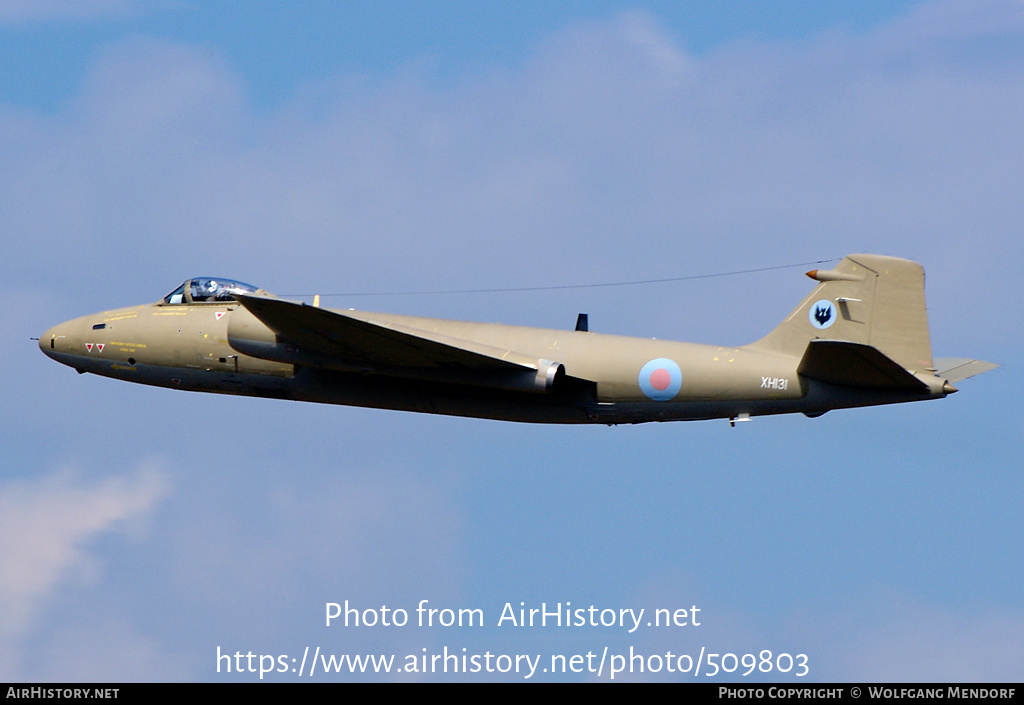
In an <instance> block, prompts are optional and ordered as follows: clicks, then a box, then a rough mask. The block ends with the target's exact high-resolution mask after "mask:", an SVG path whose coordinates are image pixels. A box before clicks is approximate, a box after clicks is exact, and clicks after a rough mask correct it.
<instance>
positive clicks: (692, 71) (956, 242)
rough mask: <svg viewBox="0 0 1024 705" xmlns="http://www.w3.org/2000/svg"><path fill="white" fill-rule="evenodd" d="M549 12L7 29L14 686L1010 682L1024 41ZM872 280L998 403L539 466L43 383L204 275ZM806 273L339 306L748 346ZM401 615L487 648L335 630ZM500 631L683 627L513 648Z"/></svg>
mask: <svg viewBox="0 0 1024 705" xmlns="http://www.w3.org/2000/svg"><path fill="white" fill-rule="evenodd" d="M549 5H550V4H541V3H530V2H527V3H519V4H515V5H509V4H507V3H505V4H498V3H494V4H487V3H455V4H452V3H444V4H437V5H435V4H432V3H361V4H360V3H346V4H341V3H332V4H327V3H309V4H300V5H295V4H289V5H288V8H287V10H285V9H284V7H283V6H281V5H279V4H272V3H256V4H252V3H247V4H245V5H242V4H217V5H211V4H208V3H194V4H193V3H187V2H157V3H136V2H131V1H130V0H123V1H118V0H102V1H101V0H97V1H96V2H91V3H90V2H77V3H66V2H60V1H58V0H51V1H49V2H31V3H30V2H17V1H10V2H4V3H0V36H2V39H3V41H0V213H2V214H3V221H4V225H3V233H4V235H3V243H4V250H5V256H4V257H3V258H2V265H0V266H2V268H3V274H4V276H3V278H2V281H3V284H2V286H3V289H4V291H3V296H2V297H0V300H2V304H0V316H2V320H3V323H4V329H5V330H7V331H8V338H7V339H8V348H9V349H10V351H11V352H10V355H9V357H13V360H14V364H12V365H9V366H8V368H7V371H6V372H5V373H4V375H3V376H2V377H0V385H2V394H3V398H4V399H6V400H7V401H8V403H7V404H5V406H4V410H3V412H2V414H3V423H2V424H0V440H2V444H3V449H4V452H3V456H2V457H3V460H2V465H0V470H2V473H0V678H3V679H5V680H100V681H102V680H186V681H193V680H210V681H221V680H250V679H254V678H258V676H253V675H252V674H241V675H240V676H239V674H234V673H232V674H226V673H224V672H223V671H222V672H221V673H218V672H217V661H216V658H215V657H216V654H217V649H218V647H220V648H221V650H222V652H231V653H234V652H236V651H241V652H243V653H245V652H250V651H251V652H254V653H258V654H272V655H275V656H278V655H281V654H287V655H289V656H295V655H300V654H301V652H302V650H303V649H304V648H305V647H306V646H310V647H311V648H316V647H318V646H319V647H321V649H322V650H323V651H324V652H329V653H335V654H341V653H350V654H351V653H381V654H394V655H396V656H397V657H398V658H399V659H403V658H404V657H405V655H407V654H410V653H411V654H421V653H423V649H427V650H428V651H429V652H430V653H435V652H437V651H440V650H442V649H443V648H444V647H445V646H447V647H448V648H449V649H450V650H453V649H454V650H459V651H460V652H461V649H463V648H465V649H467V652H468V653H483V652H485V651H488V650H489V651H490V652H491V653H495V654H500V653H508V654H514V653H529V654H535V655H536V654H539V655H541V656H542V657H543V658H544V659H547V658H549V657H550V656H551V655H552V654H567V655H572V654H575V653H586V652H587V651H601V650H602V649H603V648H604V647H605V646H607V647H609V648H610V649H612V650H613V651H617V652H624V651H626V652H628V649H629V648H630V647H633V648H634V649H635V650H637V651H640V652H643V653H664V652H665V651H667V650H671V651H673V652H675V653H693V654H695V655H696V654H697V653H698V652H699V651H700V649H701V648H705V649H706V650H707V651H709V652H721V653H727V652H731V653H736V654H742V653H759V652H760V651H762V650H764V649H769V650H772V651H773V652H789V653H805V654H807V655H808V658H809V668H810V673H809V675H808V676H807V679H813V680H822V681H827V680H1019V679H1020V675H1021V670H1020V664H1021V663H1022V661H1024V636H1022V635H1024V603H1022V600H1021V595H1020V587H1019V576H1020V575H1021V574H1022V573H1024V550H1022V548H1021V544H1020V540H1019V537H1020V526H1021V525H1022V521H1021V520H1022V512H1021V508H1020V497H1021V496H1022V490H1024V480H1022V473H1021V468H1020V460H1019V458H1020V451H1021V442H1020V433H1019V428H1018V426H1019V424H1018V423H1017V419H1018V418H1019V412H1018V411H1017V408H1016V407H1017V405H1018V399H1017V398H1016V395H1014V394H1012V393H1011V392H1012V391H1015V390H1019V389H1021V388H1022V380H1021V379H1020V367H1021V365H1020V361H1021V360H1020V358H1021V355H1020V351H1019V350H1020V343H1021V331H1020V326H1019V325H1018V324H1017V323H1016V321H1015V318H1014V317H1013V305H1012V302H1013V300H1014V292H1013V289H1012V284H1011V282H1013V281H1014V280H1015V274H1016V272H1015V270H1016V267H1017V264H1018V263H1019V262H1020V261H1021V255H1022V254H1024V252H1022V245H1021V242H1022V240H1021V238H1020V232H1019V229H1020V223H1021V222H1024V218H1022V216H1024V213H1022V208H1024V206H1022V201H1021V199H1020V197H1019V189H1018V188H1016V185H1017V184H1020V183H1022V177H1024V173H1022V165H1024V137H1022V135H1021V132H1020V130H1019V116H1020V115H1021V114H1022V108H1024V104H1022V103H1024V97H1022V96H1021V94H1020V91H1019V86H1020V85H1021V81H1022V79H1024V8H1022V6H1021V5H1020V4H1019V3H1016V2H955V1H943V2H923V3H909V2H908V3H858V4H856V9H853V8H851V7H841V8H839V9H832V8H829V9H826V8H825V7H824V6H823V5H821V4H820V3H806V2H788V3H771V4H766V3H729V4H728V5H710V6H707V5H705V4H699V5H697V4H695V5H691V6H687V7H685V8H682V9H680V8H678V7H676V5H677V4H676V3H661V2H647V3H632V4H626V3H613V2H604V3H560V4H559V5H558V9H555V10H553V9H552V8H551V7H550V6H549ZM766 8H770V10H769V9H766ZM860 251H869V252H879V253H882V254H891V255H897V256H903V257H908V258H911V259H915V260H917V261H920V262H921V263H922V264H923V265H924V267H925V269H926V272H927V298H928V304H929V316H930V327H931V333H932V344H933V350H934V352H935V354H936V355H937V356H945V355H954V356H956V355H970V356H974V357H978V358H981V359H988V360H993V361H995V362H999V363H1000V364H1001V365H1002V367H1001V368H1000V369H998V370H996V371H995V372H992V373H989V374H986V375H983V376H981V377H978V378H975V379H972V380H969V381H965V382H964V383H962V384H961V385H959V386H960V387H961V390H962V391H961V392H960V393H959V394H956V395H954V396H952V397H950V398H948V399H946V400H944V401H941V402H932V403H925V404H915V405H904V406H898V407H891V408H875V409H865V410H854V411H846V412H833V413H829V414H826V415H825V416H823V417H821V418H819V419H806V418H804V417H802V416H799V417H778V418H758V419H755V420H754V421H753V422H751V423H749V424H741V425H740V426H739V427H738V428H735V429H732V428H730V427H729V426H728V424H727V423H725V422H701V423H689V424H668V425H645V426H637V427H616V428H606V427H595V428H559V427H544V426H530V425H518V424H502V423H497V422H488V421H479V420H469V419H449V418H440V417H431V416H416V415H410V414H403V413H398V412H387V411H374V410H361V409H351V408H344V407H327V406H315V405H301V404H294V403H286V402H280V401H273V400H261V399H236V398H231V397H221V396H215V395H199V394H183V393H175V392H171V391H167V390H161V389H148V388H144V387H136V386H132V385H125V384H121V383H117V382H114V381H111V380H105V379H99V378H94V377H91V376H89V375H84V376H79V375H76V374H74V373H73V372H71V371H70V370H68V369H66V368H63V367H59V366H57V365H54V364H53V363H52V362H51V361H49V360H47V359H46V358H45V357H44V356H43V355H41V354H39V352H38V350H37V349H36V346H35V343H33V342H31V341H30V340H29V338H30V337H32V336H38V335H40V334H41V333H42V332H43V331H44V330H45V329H47V328H48V327H50V326H51V325H53V324H55V323H58V322H60V321H62V320H65V319H68V318H72V317H76V316H79V315H83V314H87V313H90V312H93V311H97V310H102V309H105V308H114V307H119V306H126V305H131V304H136V303H142V302H145V301H155V300H156V299H158V298H160V297H161V296H163V295H164V294H166V293H167V292H168V291H170V290H172V289H173V288H175V287H176V286H177V285H178V284H180V282H181V281H182V280H183V279H185V278H187V277H190V276H195V275H204V274H213V275H217V276H228V277H235V278H238V279H241V280H244V281H250V282H252V283H254V284H258V285H261V286H264V287H266V288H267V289H269V290H271V291H275V292H278V293H285V294H301V295H311V294H313V293H318V292H319V293H322V294H344V293H350V294H351V293H367V292H382V293H385V292H396V291H410V290H440V289H444V290H448V289H475V288H498V287H530V286H552V285H565V284H577V283H593V282H603V281H630V280H639V279H652V278H663V277H664V278H667V277H683V276H688V275H700V274H708V273H718V272H729V271H735V270H746V269H756V268H761V267H772V266H779V265H788V264H794V263H799V262H807V261H815V260H820V259H830V258H832V259H838V258H840V257H842V256H843V255H845V254H847V253H850V252H860ZM808 268H810V267H808ZM801 271H802V270H801V269H800V268H793V269H781V270H775V271H768V272H761V273H757V274H750V275H744V276H737V277H722V278H715V279H703V280H693V281H685V282H678V283H674V284H662V285H651V286H646V287H624V288H610V289H569V290H559V291H543V292H522V293H506V294H492V295H475V296H444V295H437V296H376V297H374V296H349V297H344V296H335V297H331V298H330V299H328V300H325V301H326V302H327V303H329V304H330V305H336V306H340V307H348V306H354V307H358V308H366V309H371V310H373V309H383V310H393V311H398V312H403V313H414V314H425V315H437V316H449V317H455V318H467V319H472V320H500V321H503V322H509V323H521V324H526V325H540V326H550V327H571V326H572V325H573V323H574V321H575V318H576V313H577V312H579V311H587V312H588V313H589V314H590V321H591V327H592V329H595V330H600V331H602V332H610V333H621V334H628V335H641V336H656V337H660V338H672V339H680V340H694V341H698V342H709V343H722V344H740V343H745V342H749V341H752V340H754V339H756V338H759V337H760V336H761V335H763V334H764V333H765V332H767V331H768V330H770V329H771V328H772V327H774V325H775V324H776V322H777V321H779V320H780V319H781V318H782V317H783V316H784V315H785V314H786V313H788V311H789V310H790V309H791V308H792V306H793V305H795V303H796V302H797V301H799V299H800V298H802V296H803V295H804V294H805V293H806V291H808V288H809V286H810V282H809V280H807V279H806V278H805V277H803V276H802V275H801V274H800V272H801ZM423 599H426V600H429V601H430V604H431V605H434V606H436V607H439V608H440V607H451V608H459V607H467V608H480V609H481V610H483V611H484V613H485V615H486V616H487V624H486V625H485V626H484V627H482V628H463V629H458V628H450V629H444V628H417V627H411V626H410V627H404V628H397V627H395V628H383V627H378V628H359V629H356V628H348V629H346V628H344V627H341V626H337V625H335V626H332V627H325V626H324V623H323V621H324V605H325V603H326V602H344V601H345V600H349V601H350V602H352V603H353V604H358V605H359V606H360V607H374V606H377V607H379V606H380V605H382V604H386V605H388V606H389V607H392V608H397V607H401V608H403V609H406V610H409V611H410V612H412V611H413V610H414V609H415V607H416V605H417V604H418V603H419V601H420V600H423ZM506 602H509V603H512V604H513V605H514V606H518V604H519V603H520V602H526V603H527V604H528V606H537V607H539V606H540V603H541V602H546V603H548V604H549V605H550V604H553V603H558V602H561V603H565V602H571V603H572V605H573V606H574V607H588V606H590V605H595V606H597V607H599V608H602V609H603V608H611V609H616V610H617V609H622V608H634V609H639V608H644V609H646V610H648V611H649V610H653V609H656V608H672V609H675V608H684V607H685V608H688V607H690V606H691V605H694V604H696V605H698V606H699V607H700V608H701V614H702V615H703V621H702V624H701V625H700V626H699V627H695V626H691V627H686V628H679V629H665V630H658V629H641V630H639V631H638V632H637V633H634V634H625V633H622V630H616V629H607V628H600V627H596V628H590V627H586V628H579V629H556V628H550V627H549V628H540V627H535V628H526V629H514V628H509V627H508V626H504V627H500V628H499V627H497V626H496V624H495V623H496V621H497V616H498V615H499V614H500V613H501V610H502V607H503V606H504V604H505V603H506ZM446 677H447V678H451V677H452V676H451V675H450V674H449V675H448V676H445V675H444V674H439V675H433V676H425V677H422V676H413V675H411V674H407V673H403V674H391V675H389V676H376V677H375V679H379V680H405V679H415V680H432V679H444V678H446ZM470 677H471V678H472V679H480V680H483V679H495V680H518V679H520V678H521V675H519V676H517V675H516V674H508V675H502V674H489V675H488V674H476V675H471V676H470ZM622 677H623V678H624V677H625V675H623V676H622ZM268 678H270V679H273V680H281V681H286V682H287V681H294V680H297V676H295V675H294V674H291V673H287V674H272V675H270V676H268ZM333 678H335V679H342V680H343V679H344V678H341V677H340V676H334V677H333ZM351 678H352V679H355V677H354V676H353V677H351ZM362 678H365V679H369V678H370V676H363V677H362ZM535 678H536V679H539V680H543V679H551V678H554V676H552V675H551V674H538V675H537V676H536V677H535ZM563 678H564V679H567V680H593V679H595V676H594V675H593V674H577V675H574V674H570V675H567V676H564V677H562V676H559V679H563ZM632 678H634V679H655V680H663V679H672V678H673V676H672V675H671V674H666V673H658V674H650V673H645V674H633V676H632ZM689 678H690V679H692V678H693V677H692V676H690V677H689ZM791 678H792V680H794V681H797V680H799V679H796V678H795V677H792V676H791ZM737 679H738V678H737ZM601 680H607V675H603V676H602V677H601Z"/></svg>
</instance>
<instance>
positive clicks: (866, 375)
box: [797, 339, 928, 392]
mask: <svg viewBox="0 0 1024 705" xmlns="http://www.w3.org/2000/svg"><path fill="white" fill-rule="evenodd" d="M797 372H798V373H799V374H801V375H803V376H804V377H807V378H809V379H815V380H818V381H819V382H825V383H827V384H839V385H842V386H845V387H861V388H865V389H905V390H909V391H922V392H923V391H925V390H927V389H928V385H926V384H925V383H924V382H922V381H921V380H919V379H918V378H917V377H915V376H914V375H913V374H911V373H910V372H908V371H907V370H906V369H904V368H903V367H902V366H901V365H899V364H897V363H895V362H893V361H892V360H891V359H889V358H888V357H886V356H885V355H884V354H882V352H881V351H880V350H879V349H878V348H875V347H872V346H871V345H865V344H863V343H852V342H850V341H848V340H821V339H816V340H812V341H811V342H810V343H808V345H807V350H806V352H804V357H803V359H802V360H801V361H800V366H799V367H798V368H797Z"/></svg>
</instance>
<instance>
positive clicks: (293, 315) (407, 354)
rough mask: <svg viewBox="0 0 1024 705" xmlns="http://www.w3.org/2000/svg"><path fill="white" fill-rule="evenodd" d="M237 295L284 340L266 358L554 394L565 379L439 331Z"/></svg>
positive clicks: (551, 364) (552, 365) (242, 344)
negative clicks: (552, 390)
mask: <svg viewBox="0 0 1024 705" xmlns="http://www.w3.org/2000/svg"><path fill="white" fill-rule="evenodd" d="M236 299H237V300H238V301H239V303H241V304H242V306H244V307H245V308H246V309H247V310H248V311H249V312H250V313H252V315H253V316H255V317H256V318H258V319H259V320H260V321H261V322H262V323H263V324H264V325H265V326H267V327H268V328H269V329H270V330H271V331H273V333H274V334H275V335H276V336H277V338H278V342H277V344H275V345H273V346H269V347H268V346H266V345H265V344H263V345H262V347H261V350H260V351H259V353H258V356H260V357H267V358H270V359H277V360H280V361H283V362H295V363H302V362H303V360H307V361H309V360H312V361H314V364H315V365H316V366H319V367H326V368H333V369H340V370H348V371H351V370H360V371H364V372H368V373H377V374H383V375H389V376H403V377H414V378H421V379H449V380H450V381H454V382H457V383H463V384H471V385H483V386H496V387H500V388H507V389H515V390H520V391H534V392H545V391H550V390H551V389H552V388H553V387H554V385H555V384H556V382H557V381H559V380H561V379H563V378H564V377H565V369H564V367H563V366H562V365H561V364H560V363H558V362H555V361H552V360H545V359H541V358H537V357H531V356H529V355H525V354H522V353H519V352H516V351H513V350H504V349H501V348H497V347H493V346H490V345H485V344H482V343H477V342H474V341H470V340H464V339H461V338H456V337H453V336H449V335H446V334H443V333H438V332H435V331H427V330H423V329H419V328H414V327H411V326H405V325H402V324H398V323H392V322H387V323H377V322H373V321H367V320H363V319H359V318H355V317H353V316H348V315H345V314H344V313H341V312H338V311H332V310H328V309H322V308H317V307H314V306H307V305H306V304H303V303H294V302H291V301H284V300H281V299H272V298H266V297H262V296H250V295H239V296H236ZM231 345H232V346H233V347H235V348H236V349H239V350H240V351H241V352H245V353H247V354H254V353H256V352H257V351H256V350H255V349H253V348H252V347H251V346H249V345H247V344H246V341H244V340H236V339H235V337H232V338H231ZM246 348H249V349H246Z"/></svg>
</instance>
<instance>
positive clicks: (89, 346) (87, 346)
mask: <svg viewBox="0 0 1024 705" xmlns="http://www.w3.org/2000/svg"><path fill="white" fill-rule="evenodd" d="M85 349H86V350H88V351H89V352H92V343H86V344H85Z"/></svg>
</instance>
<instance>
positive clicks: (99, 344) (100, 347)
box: [96, 343, 104, 352]
mask: <svg viewBox="0 0 1024 705" xmlns="http://www.w3.org/2000/svg"><path fill="white" fill-rule="evenodd" d="M103 345H104V344H103V343H96V349H97V350H99V351H100V352H103Z"/></svg>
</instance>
